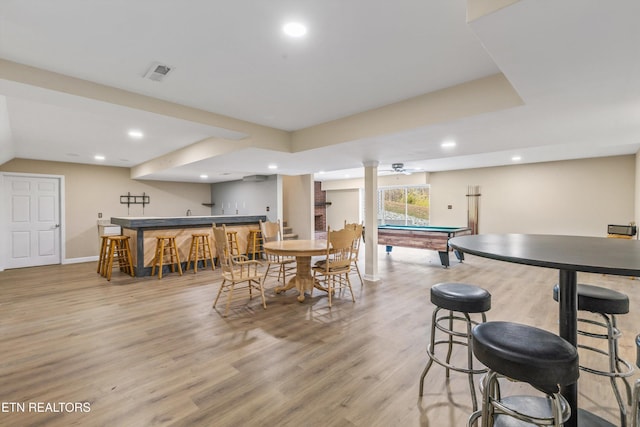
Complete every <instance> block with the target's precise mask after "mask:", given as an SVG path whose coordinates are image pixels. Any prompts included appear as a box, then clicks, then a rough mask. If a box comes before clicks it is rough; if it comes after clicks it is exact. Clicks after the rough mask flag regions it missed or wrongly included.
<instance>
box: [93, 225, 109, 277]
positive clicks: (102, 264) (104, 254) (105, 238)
mask: <svg viewBox="0 0 640 427" xmlns="http://www.w3.org/2000/svg"><path fill="white" fill-rule="evenodd" d="M108 259H109V235H102V236H100V256H99V257H98V270H97V271H96V273H99V274H100V275H101V276H105V275H106V274H107V261H108Z"/></svg>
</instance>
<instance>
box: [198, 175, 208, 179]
mask: <svg viewBox="0 0 640 427" xmlns="http://www.w3.org/2000/svg"><path fill="white" fill-rule="evenodd" d="M200 178H202V179H207V178H209V175H205V174H202V175H200Z"/></svg>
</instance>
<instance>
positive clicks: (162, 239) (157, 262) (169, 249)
mask: <svg viewBox="0 0 640 427" xmlns="http://www.w3.org/2000/svg"><path fill="white" fill-rule="evenodd" d="M165 256H169V264H170V265H171V272H173V273H175V272H176V267H175V266H176V265H178V272H179V273H180V275H181V276H182V266H181V265H180V255H179V254H178V246H177V245H176V237H175V236H156V254H155V256H154V257H153V266H152V267H151V275H152V276H153V275H155V274H156V267H158V279H162V265H163V264H164V262H165Z"/></svg>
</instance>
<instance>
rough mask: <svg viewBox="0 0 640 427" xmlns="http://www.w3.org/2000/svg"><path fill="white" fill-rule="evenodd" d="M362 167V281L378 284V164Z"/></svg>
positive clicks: (364, 163) (369, 162)
mask: <svg viewBox="0 0 640 427" xmlns="http://www.w3.org/2000/svg"><path fill="white" fill-rule="evenodd" d="M362 164H363V165H364V229H365V231H364V233H365V243H364V277H363V278H364V279H365V280H367V281H369V282H379V281H380V277H379V276H378V162H377V161H367V162H363V163H362Z"/></svg>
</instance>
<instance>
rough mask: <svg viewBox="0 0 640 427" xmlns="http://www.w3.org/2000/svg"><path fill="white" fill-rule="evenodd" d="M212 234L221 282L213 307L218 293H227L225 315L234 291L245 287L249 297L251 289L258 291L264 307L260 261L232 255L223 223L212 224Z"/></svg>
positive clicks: (216, 301)
mask: <svg viewBox="0 0 640 427" xmlns="http://www.w3.org/2000/svg"><path fill="white" fill-rule="evenodd" d="M213 236H214V239H215V247H216V252H217V253H216V255H217V257H218V262H219V264H220V269H221V270H222V283H221V284H220V289H218V294H217V295H216V299H215V301H213V308H215V307H216V304H217V303H218V299H219V298H220V295H221V294H222V293H223V292H225V293H226V294H227V306H226V308H225V310H224V314H223V316H224V317H226V316H227V313H228V312H229V306H230V305H231V301H232V300H233V293H234V291H237V290H245V289H246V290H248V291H249V299H252V298H253V290H254V289H255V290H256V291H258V292H259V293H260V298H262V307H263V308H264V309H266V308H267V303H266V300H265V298H264V287H263V286H262V284H263V279H264V273H263V272H262V267H263V264H262V262H260V261H257V260H249V259H248V258H247V257H246V256H245V255H233V253H232V251H231V248H230V246H229V240H228V239H227V229H226V227H225V226H224V225H222V226H221V227H216V226H215V224H214V226H213Z"/></svg>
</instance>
